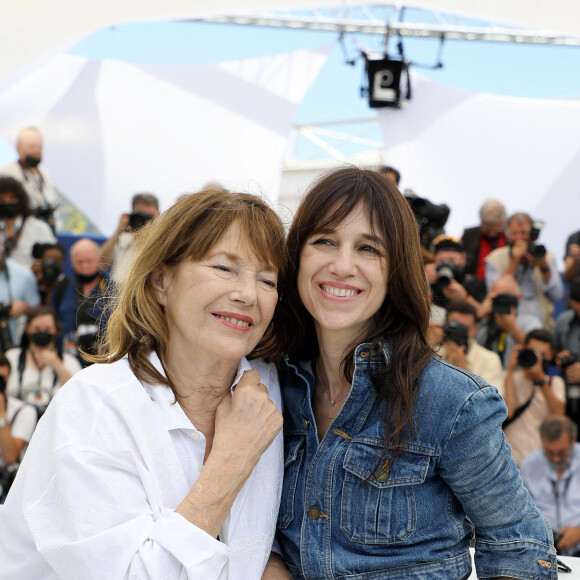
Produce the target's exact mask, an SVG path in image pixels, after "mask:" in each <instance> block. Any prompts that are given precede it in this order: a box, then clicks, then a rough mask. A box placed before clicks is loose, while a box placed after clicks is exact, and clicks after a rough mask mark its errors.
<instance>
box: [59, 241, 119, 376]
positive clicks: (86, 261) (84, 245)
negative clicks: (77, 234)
mask: <svg viewBox="0 0 580 580" xmlns="http://www.w3.org/2000/svg"><path fill="white" fill-rule="evenodd" d="M70 263H71V266H72V269H73V271H74V276H65V277H64V278H63V279H62V280H61V281H60V282H58V283H57V285H56V287H55V289H54V292H53V294H52V301H51V306H52V308H54V310H55V311H56V313H57V315H58V318H59V320H60V321H61V323H62V330H63V335H64V339H65V346H66V349H67V350H69V349H70V351H71V352H74V351H75V350H76V349H78V348H80V349H81V350H83V351H85V352H88V353H89V354H97V351H96V349H97V342H98V333H99V328H100V325H104V324H105V323H106V321H105V320H104V319H103V317H102V316H101V315H102V314H103V312H104V310H105V307H106V297H107V295H108V294H109V292H108V288H109V277H108V275H107V273H106V272H102V271H100V270H99V246H98V245H97V244H96V242H94V241H93V240H90V239H88V238H81V239H80V240H78V241H77V242H75V243H74V244H73V245H72V247H71V249H70ZM78 358H79V360H80V361H81V364H83V365H85V361H84V359H82V358H81V356H80V354H79V355H78Z"/></svg>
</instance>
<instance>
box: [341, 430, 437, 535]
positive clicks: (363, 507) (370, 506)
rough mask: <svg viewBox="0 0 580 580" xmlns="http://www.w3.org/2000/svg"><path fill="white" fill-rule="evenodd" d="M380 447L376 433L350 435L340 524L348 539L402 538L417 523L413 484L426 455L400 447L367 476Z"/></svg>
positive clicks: (418, 480)
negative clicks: (389, 461)
mask: <svg viewBox="0 0 580 580" xmlns="http://www.w3.org/2000/svg"><path fill="white" fill-rule="evenodd" d="M381 451H382V441H380V440H379V439H370V438H368V439H365V440H362V441H360V440H359V441H352V442H351V443H350V445H349V448H348V450H347V452H346V455H345V458H344V462H343V467H344V469H345V471H346V473H345V478H344V484H343V488H342V500H341V504H342V505H341V528H342V530H343V532H344V533H345V534H346V536H347V537H348V538H349V540H351V541H353V542H358V543H362V544H391V543H400V542H405V541H406V540H407V539H408V538H409V536H410V535H411V534H412V533H413V532H414V531H415V529H416V527H417V507H416V504H415V493H414V485H416V484H420V483H423V482H424V481H425V477H426V475H427V470H428V468H429V456H428V455H421V454H419V453H414V452H409V451H405V450H403V451H402V452H401V453H400V454H399V455H398V456H397V457H396V459H395V461H394V462H393V465H392V466H390V467H389V468H388V469H384V470H379V471H378V472H376V473H375V474H374V475H373V476H372V477H370V475H371V473H372V471H373V469H374V468H375V465H376V464H377V462H378V460H379V458H380V456H381ZM387 465H388V464H387Z"/></svg>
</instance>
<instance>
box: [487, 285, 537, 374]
mask: <svg viewBox="0 0 580 580" xmlns="http://www.w3.org/2000/svg"><path fill="white" fill-rule="evenodd" d="M521 297H522V294H521V292H520V286H519V284H518V283H517V282H516V279H515V278H514V277H513V276H502V277H501V278H500V279H499V280H497V281H496V282H494V283H493V284H492V285H491V288H490V290H489V293H488V294H487V296H486V297H485V300H484V301H483V302H482V307H481V309H480V311H479V312H478V313H479V314H480V316H481V317H482V320H481V321H480V324H479V330H478V331H477V337H476V339H477V342H478V343H479V344H480V345H481V346H483V347H485V348H487V349H489V350H492V351H493V352H495V353H496V354H497V355H499V357H500V359H501V361H502V365H503V368H504V369H505V368H506V367H507V365H508V362H509V360H510V355H511V352H512V348H513V347H514V345H516V344H524V340H525V338H526V334H527V333H528V332H530V331H532V330H536V329H538V328H543V325H542V321H541V320H540V319H539V318H537V317H536V316H533V315H531V314H522V313H521V312H520V311H519V309H518V305H519V302H520V300H521Z"/></svg>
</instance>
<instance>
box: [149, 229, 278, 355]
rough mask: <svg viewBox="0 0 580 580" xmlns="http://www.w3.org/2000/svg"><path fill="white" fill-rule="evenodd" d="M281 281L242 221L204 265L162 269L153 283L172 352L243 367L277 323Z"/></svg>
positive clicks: (196, 263)
mask: <svg viewBox="0 0 580 580" xmlns="http://www.w3.org/2000/svg"><path fill="white" fill-rule="evenodd" d="M277 278H278V275H277V271H276V269H275V268H273V267H272V266H270V265H268V264H264V263H262V262H261V261H260V260H259V259H258V258H257V256H256V255H255V253H254V252H253V251H252V250H251V249H250V248H249V247H248V243H247V241H246V239H245V236H243V235H242V232H241V230H240V227H239V224H238V223H236V222H234V223H233V224H232V225H231V226H230V227H229V228H228V229H227V230H226V232H225V233H224V234H223V235H222V236H221V237H220V238H219V240H218V241H217V242H216V244H215V245H214V246H213V247H212V248H211V249H210V250H209V252H208V253H207V255H206V256H205V257H204V258H203V259H201V260H200V261H190V260H185V261H183V262H180V263H179V264H178V265H177V266H175V267H172V268H169V267H161V268H160V269H159V270H158V271H157V272H156V274H155V275H154V277H153V283H154V286H155V287H156V291H157V296H158V300H159V303H160V304H161V305H162V306H163V307H164V311H165V317H166V320H167V324H168V327H169V350H170V351H172V350H173V351H174V352H183V353H190V354H189V356H197V355H198V354H200V353H205V354H204V355H203V356H210V357H214V358H220V359H228V360H231V361H232V362H233V363H235V364H238V363H239V361H240V360H241V358H242V357H244V356H246V355H247V354H249V353H250V352H252V350H253V349H254V347H255V346H256V345H257V344H258V342H259V341H260V339H261V338H262V336H263V334H264V332H265V331H266V329H267V327H268V325H269V324H270V321H271V320H272V317H273V315H274V309H275V307H276V303H277V301H278V292H277V289H276V285H277ZM186 356H187V354H186Z"/></svg>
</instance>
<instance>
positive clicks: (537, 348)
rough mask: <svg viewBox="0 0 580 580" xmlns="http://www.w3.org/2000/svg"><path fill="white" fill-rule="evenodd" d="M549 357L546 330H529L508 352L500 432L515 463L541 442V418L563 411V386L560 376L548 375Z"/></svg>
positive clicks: (548, 341)
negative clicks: (503, 408) (521, 343)
mask: <svg viewBox="0 0 580 580" xmlns="http://www.w3.org/2000/svg"><path fill="white" fill-rule="evenodd" d="M551 359H552V335H551V333H550V332H548V331H547V330H532V332H529V333H528V334H527V335H526V339H525V341H524V345H523V346H522V345H517V346H515V347H514V348H513V350H512V353H511V356H510V360H509V363H508V367H507V370H506V376H505V402H506V405H507V408H508V415H507V419H506V421H505V422H504V432H505V436H506V440H507V442H508V443H509V444H510V445H511V447H512V455H513V457H514V459H515V462H516V463H517V464H518V465H519V464H520V463H521V461H522V460H523V458H524V457H525V456H526V455H528V453H530V452H531V451H534V450H535V449H538V448H539V447H540V446H541V440H540V435H539V428H540V425H541V423H542V421H543V420H544V419H546V418H547V417H548V415H550V414H556V415H563V414H564V409H565V406H566V394H565V391H566V389H565V386H564V381H563V380H562V378H561V377H558V376H553V377H550V376H548V374H547V366H548V363H549V361H550V360H551ZM517 367H519V368H517ZM516 368H517V370H516Z"/></svg>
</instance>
